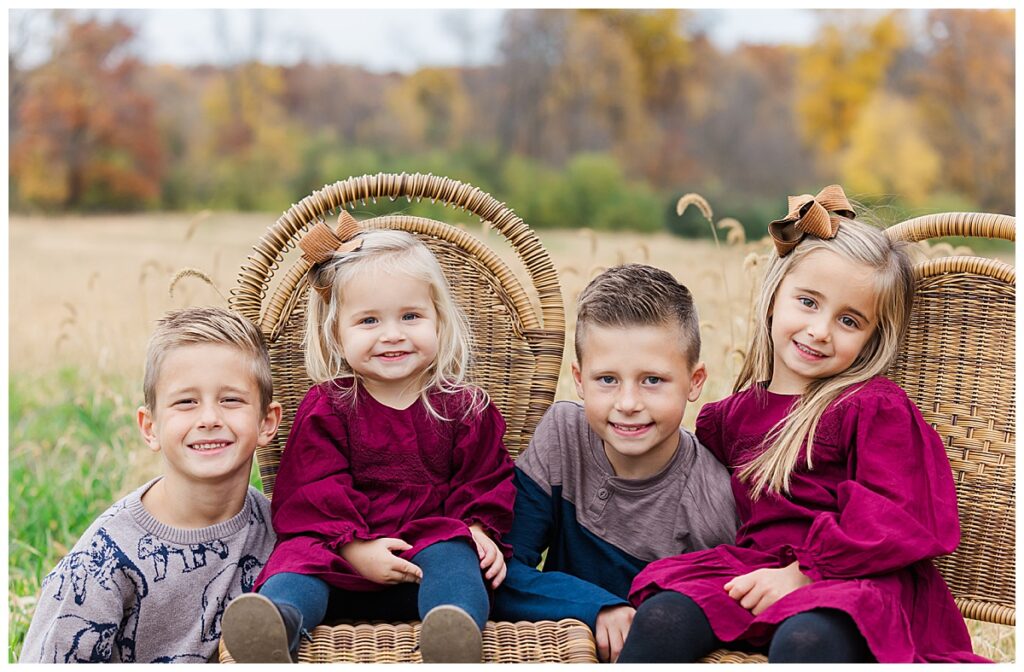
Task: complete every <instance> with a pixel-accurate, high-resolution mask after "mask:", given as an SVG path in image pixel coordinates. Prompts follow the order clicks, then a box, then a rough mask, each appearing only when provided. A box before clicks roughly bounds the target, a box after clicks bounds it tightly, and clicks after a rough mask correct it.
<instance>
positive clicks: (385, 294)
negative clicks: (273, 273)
mask: <svg viewBox="0 0 1024 672" xmlns="http://www.w3.org/2000/svg"><path fill="white" fill-rule="evenodd" d="M341 298H342V303H341V310H340V311H339V313H338V337H339V340H340V341H341V347H342V351H343V354H344V356H345V361H347V362H348V364H349V366H351V367H352V370H353V371H354V372H355V373H356V374H357V375H359V377H360V379H361V381H362V383H363V384H364V386H365V387H366V390H367V391H368V392H369V393H370V394H372V395H373V396H374V398H376V399H377V400H378V401H380V402H382V403H385V404H389V405H399V406H403V407H404V405H407V403H406V402H408V403H411V402H412V401H413V400H414V399H415V393H416V392H417V391H418V387H419V385H420V382H421V380H422V377H423V374H424V372H425V371H426V370H427V368H428V367H429V366H430V364H431V363H432V362H433V361H434V359H435V358H436V357H437V347H438V345H437V328H438V321H437V310H436V309H435V308H434V301H433V299H432V298H431V296H430V286H429V285H428V284H427V283H425V282H423V281H421V280H417V279H415V278H412V277H410V276H407V275H401V274H399V275H388V274H385V273H383V272H380V271H372V272H369V273H363V274H361V275H358V276H357V277H355V278H353V279H352V280H350V281H349V282H348V284H346V285H345V288H344V290H343V292H342V297H341Z"/></svg>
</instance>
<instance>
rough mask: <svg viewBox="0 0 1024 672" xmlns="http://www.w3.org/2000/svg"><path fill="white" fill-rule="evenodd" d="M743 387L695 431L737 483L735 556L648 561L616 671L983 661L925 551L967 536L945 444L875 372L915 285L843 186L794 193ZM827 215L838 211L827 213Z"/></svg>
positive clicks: (903, 256) (950, 546) (775, 226)
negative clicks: (724, 652)
mask: <svg viewBox="0 0 1024 672" xmlns="http://www.w3.org/2000/svg"><path fill="white" fill-rule="evenodd" d="M789 205H790V212H789V214H788V215H787V216H786V217H785V218H783V219H781V220H777V221H775V222H772V224H771V225H770V227H769V230H770V233H771V234H772V237H773V238H774V239H775V244H776V247H777V250H778V256H776V257H775V258H774V259H773V260H772V261H771V263H770V264H769V266H768V269H767V275H766V278H765V284H764V288H763V289H762V291H761V294H760V299H759V302H758V308H757V315H758V318H759V319H758V322H757V324H756V329H755V335H754V338H753V342H752V344H751V346H750V348H749V351H748V355H747V359H746V361H745V363H744V366H743V369H742V370H741V372H740V375H739V378H738V379H737V381H736V386H735V388H734V394H732V395H731V396H729V397H727V398H726V399H723V400H722V401H719V402H716V403H711V404H707V405H705V406H704V408H703V409H701V412H700V414H699V417H698V418H697V436H698V438H699V439H700V441H701V443H703V444H704V445H705V446H707V447H708V448H709V449H710V450H711V452H713V453H714V454H715V455H716V456H717V457H718V459H719V460H721V461H722V463H723V464H725V465H726V466H727V467H728V468H729V470H730V472H731V473H732V488H733V494H734V495H735V498H736V508H737V511H738V513H739V517H740V523H741V526H740V528H739V530H738V532H737V535H736V545H735V546H719V547H717V548H714V549H710V550H707V551H700V552H696V553H688V554H686V555H681V556H675V557H672V558H666V559H663V560H659V561H656V562H653V563H651V564H650V565H649V566H648V567H647V568H646V569H645V570H644V571H642V572H641V573H640V574H639V575H638V576H637V577H636V579H635V580H634V582H633V585H632V588H631V593H630V597H631V599H632V600H633V602H634V603H635V604H638V605H639V609H638V611H637V613H636V618H635V620H634V621H633V625H632V628H631V630H630V634H629V637H628V638H627V641H626V643H625V646H624V648H623V650H622V654H621V656H620V657H619V662H641V661H643V662H673V661H675V662H692V661H696V660H698V659H699V658H701V657H703V656H705V655H706V654H708V653H710V652H711V651H712V650H714V649H716V648H718V647H720V646H722V645H723V643H725V644H727V645H728V646H729V647H731V648H745V649H752V650H757V651H762V652H767V655H768V660H769V661H770V662H867V661H879V662H912V661H946V662H957V661H960V662H962V661H971V660H978V658H977V657H976V656H974V655H973V653H972V652H971V640H970V637H969V635H968V633H967V629H966V627H965V625H964V621H963V618H962V617H961V616H960V613H959V611H958V610H957V608H956V605H955V604H954V602H953V597H952V595H950V592H949V589H948V588H947V586H946V584H945V582H943V580H942V577H941V576H940V575H939V573H938V571H937V570H936V569H935V567H934V566H933V565H932V563H931V562H930V560H929V559H930V558H933V557H935V556H938V555H942V554H945V553H950V552H952V551H953V550H954V549H955V548H956V545H957V543H958V542H959V538H960V531H959V525H958V519H957V509H956V492H955V490H954V487H953V480H952V474H951V470H950V466H949V462H948V460H947V457H946V453H945V450H944V448H943V445H942V440H941V439H940V438H939V436H938V435H937V434H936V432H935V431H934V430H933V429H932V428H931V427H930V426H929V425H928V424H927V423H926V422H925V420H924V418H923V417H922V416H921V413H920V412H919V411H918V409H917V407H916V406H914V404H913V402H912V401H911V400H910V399H909V398H908V397H907V395H906V393H905V392H904V391H903V390H902V389H901V388H900V387H898V386H897V385H895V384H894V383H892V382H891V381H889V380H887V379H886V378H884V377H883V376H882V374H883V373H884V372H885V371H886V369H888V367H889V365H890V363H891V362H892V360H893V357H894V355H895V354H896V351H897V347H898V346H899V343H900V340H901V338H902V336H903V334H904V332H905V329H906V325H907V323H908V318H909V315H910V309H911V305H912V303H913V287H914V284H913V283H914V278H913V272H912V268H911V263H910V260H909V258H908V255H907V252H906V250H905V248H904V245H903V244H899V243H894V242H892V241H890V240H889V239H888V237H886V236H885V234H884V233H883V232H882V231H881V230H879V229H876V228H872V227H869V226H865V225H863V224H860V223H858V222H855V221H853V219H852V218H853V217H854V213H853V210H852V208H851V207H850V204H849V202H848V201H847V200H846V196H845V195H844V194H843V190H842V189H841V188H840V187H839V186H838V185H833V186H830V187H826V188H825V189H823V190H822V191H821V193H819V194H818V195H817V196H815V197H811V196H809V195H805V196H800V197H791V198H790V203H789ZM830 212H831V213H833V214H831V215H830V214H829V213H830Z"/></svg>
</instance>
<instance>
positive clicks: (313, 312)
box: [304, 229, 488, 420]
mask: <svg viewBox="0 0 1024 672" xmlns="http://www.w3.org/2000/svg"><path fill="white" fill-rule="evenodd" d="M358 236H359V237H361V238H362V240H363V244H362V247H360V248H359V249H358V250H355V251H353V252H346V253H338V254H335V255H334V257H332V258H331V259H329V260H327V261H325V262H323V263H320V264H317V265H316V266H314V267H313V268H312V269H310V271H309V281H310V290H309V299H308V303H307V308H306V333H305V340H304V344H305V359H306V372H307V373H308V374H309V377H310V378H311V379H312V380H313V381H314V382H317V383H324V382H328V381H341V380H350V381H352V384H351V385H349V386H341V385H339V386H338V387H339V389H341V390H343V392H342V394H343V395H351V398H352V399H353V400H354V399H355V396H356V395H357V394H358V392H359V387H360V380H359V375H358V374H357V373H356V372H355V371H353V370H352V367H351V365H350V364H349V363H348V361H346V359H345V357H344V355H343V354H342V348H341V340H340V338H339V330H338V323H337V322H338V316H339V314H340V312H341V305H342V301H343V297H344V289H345V286H346V284H348V282H349V281H350V280H351V279H352V278H354V277H355V276H356V275H358V274H361V273H367V272H370V271H380V272H383V273H385V274H388V275H405V276H407V277H411V278H413V279H415V280H419V281H420V282H424V283H426V284H427V285H428V286H429V288H430V297H431V300H432V301H433V303H434V310H436V311H437V346H438V347H437V356H436V357H435V358H434V361H433V362H432V363H431V364H430V366H429V367H428V368H427V370H426V371H425V372H424V373H425V375H424V377H423V381H424V382H423V384H422V386H421V388H420V389H419V390H418V391H417V394H418V396H419V398H420V399H421V400H422V401H423V404H424V406H425V407H426V408H427V410H428V412H429V413H430V414H431V415H433V416H434V417H436V418H438V419H440V420H448V419H450V418H446V417H444V416H443V415H442V414H441V413H440V411H439V409H437V408H435V407H434V405H433V404H431V401H430V395H431V393H433V392H441V393H445V394H455V393H459V392H465V391H468V392H470V395H471V397H470V398H471V402H470V404H469V405H468V406H467V408H466V409H465V412H466V413H467V414H468V413H470V412H473V411H478V410H479V409H481V408H482V407H483V406H484V405H485V404H486V403H487V400H488V397H487V393H486V392H485V391H484V390H482V389H481V388H479V387H476V386H473V385H469V384H468V383H467V380H466V379H467V374H468V371H469V366H470V352H471V333H470V330H469V324H468V322H467V320H466V317H465V316H464V315H463V313H462V311H461V310H460V309H459V307H458V305H456V303H455V300H454V299H453V298H452V294H451V289H450V288H449V287H448V282H447V280H445V277H444V273H443V272H442V271H441V266H440V264H438V262H437V259H436V258H435V257H434V255H433V254H432V253H431V252H430V250H429V249H427V246H426V245H424V244H423V243H422V242H420V241H419V240H417V239H416V238H415V237H414V236H413V235H412V234H409V233H406V232H404V231H394V230H390V229H378V230H370V231H362V232H360V233H359V234H358ZM317 288H329V289H330V300H329V301H327V300H324V298H323V297H322V296H321V294H320V292H319V291H317Z"/></svg>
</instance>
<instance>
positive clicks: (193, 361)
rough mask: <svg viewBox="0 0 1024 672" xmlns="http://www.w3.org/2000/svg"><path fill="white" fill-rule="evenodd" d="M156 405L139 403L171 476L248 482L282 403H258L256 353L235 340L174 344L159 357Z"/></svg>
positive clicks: (147, 432) (142, 422) (146, 430)
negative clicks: (251, 354)
mask: <svg viewBox="0 0 1024 672" xmlns="http://www.w3.org/2000/svg"><path fill="white" fill-rule="evenodd" d="M155 392H156V395H155V402H154V404H153V408H147V407H142V408H140V409H139V411H138V423H139V429H140V430H141V432H142V436H143V439H144V440H145V441H146V444H147V445H148V446H149V447H150V449H152V450H154V451H157V452H160V453H161V454H162V455H163V459H164V466H165V474H164V475H165V478H167V479H170V480H175V481H179V482H180V481H186V482H190V483H193V484H199V483H202V484H206V485H211V484H221V483H227V482H231V483H234V482H242V483H247V482H248V480H249V471H250V469H251V465H252V456H253V453H254V452H255V451H256V448H257V447H263V446H266V445H267V444H268V443H269V442H270V440H271V439H272V438H273V436H274V433H275V432H276V431H277V423H278V420H279V419H280V406H279V405H278V404H276V403H272V404H271V405H270V406H269V407H268V408H267V409H266V410H261V409H260V404H261V400H260V390H259V386H258V384H257V382H256V378H255V375H254V374H253V366H252V361H251V359H250V357H249V356H248V355H247V354H246V353H244V352H242V351H241V350H239V349H238V348H236V347H234V346H230V345H223V344H215V343H203V344H190V345H181V346H178V347H175V348H173V349H171V350H169V351H168V352H167V353H166V354H165V356H164V357H163V361H162V363H161V364H160V370H159V374H158V377H157V380H156V386H155Z"/></svg>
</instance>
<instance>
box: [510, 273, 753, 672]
mask: <svg viewBox="0 0 1024 672" xmlns="http://www.w3.org/2000/svg"><path fill="white" fill-rule="evenodd" d="M575 345H576V361H575V362H574V363H573V365H572V375H573V380H574V381H575V383H576V391H577V393H578V394H579V396H580V398H581V399H583V404H582V405H580V404H578V403H576V402H571V401H560V402H556V403H555V404H554V405H552V406H551V408H550V409H549V410H548V412H547V413H546V414H545V415H544V417H543V418H542V419H541V421H540V424H539V425H538V426H537V430H536V432H535V433H534V436H533V439H532V440H531V441H530V445H529V447H528V448H527V449H526V450H525V451H524V452H523V454H522V455H521V456H520V457H519V459H518V460H517V461H516V469H515V479H516V503H515V518H514V520H513V523H512V531H511V532H510V533H509V534H508V535H507V536H506V538H505V539H506V541H507V542H508V543H510V544H512V546H513V550H514V554H515V555H514V557H513V558H512V560H511V561H509V563H508V574H507V576H506V579H505V583H504V584H503V585H502V586H501V587H500V588H499V589H498V591H497V592H496V594H495V608H494V615H495V618H500V619H503V620H549V619H550V620H557V619H561V618H577V619H579V620H581V621H583V622H584V623H587V624H588V625H589V626H590V627H591V629H592V630H593V631H594V634H595V637H596V640H597V645H598V655H599V657H600V658H601V660H604V661H614V660H615V659H616V658H617V657H618V653H619V651H620V649H621V648H622V643H623V642H624V641H625V638H626V634H627V633H628V630H629V626H630V624H631V622H632V617H633V614H634V609H633V608H632V607H631V606H629V604H628V602H627V600H626V595H627V593H628V592H629V586H630V583H631V582H632V580H633V577H634V576H636V574H637V573H638V572H639V571H640V570H641V569H643V568H644V567H645V566H646V565H647V563H649V562H651V561H653V560H656V559H659V558H663V557H667V556H671V555H677V554H679V553H685V552H688V551H694V550H698V549H705V548H710V547H712V546H716V545H718V544H721V543H732V542H733V541H734V539H735V534H736V511H735V503H734V501H733V498H732V492H731V490H730V485H729V475H728V473H727V472H726V470H725V467H723V466H722V465H721V464H720V463H719V462H718V461H717V460H715V458H714V457H713V456H712V455H711V453H709V452H708V451H707V450H706V449H705V448H704V447H703V446H701V445H700V443H699V442H698V441H697V439H696V437H695V436H694V435H693V434H692V433H691V432H689V431H687V430H685V429H682V428H680V423H681V422H682V419H683V412H684V411H685V410H686V404H687V402H694V401H697V399H698V397H699V396H700V392H701V389H702V387H703V386H704V381H705V379H706V377H707V373H706V371H705V367H704V364H703V363H702V362H701V361H700V331H699V328H698V321H697V311H696V308H695V307H694V305H693V298H692V297H691V296H690V292H689V291H688V290H687V289H686V287H684V286H683V285H681V284H679V283H678V282H676V280H675V278H673V277H672V275H671V274H669V273H666V272H665V271H662V270H659V269H656V268H652V267H650V266H645V265H640V264H628V265H625V266H617V267H615V268H611V269H609V270H607V271H605V272H604V273H602V274H601V275H599V276H598V277H596V278H595V279H594V280H593V281H592V282H591V283H590V284H589V285H588V286H587V287H586V288H585V289H584V290H583V292H582V293H581V294H580V298H579V304H578V312H577V319H576V341H575ZM545 550H546V551H547V556H546V559H545V561H544V570H543V572H541V571H539V570H537V569H535V567H536V566H537V565H538V563H539V562H540V559H541V554H542V552H543V551H545Z"/></svg>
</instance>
